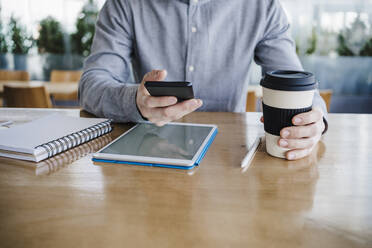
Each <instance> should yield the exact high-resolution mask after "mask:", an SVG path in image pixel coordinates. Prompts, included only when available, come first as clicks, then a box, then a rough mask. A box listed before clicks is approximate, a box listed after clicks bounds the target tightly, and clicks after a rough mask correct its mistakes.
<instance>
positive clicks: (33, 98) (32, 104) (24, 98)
mask: <svg viewBox="0 0 372 248" xmlns="http://www.w3.org/2000/svg"><path fill="white" fill-rule="evenodd" d="M4 102H5V106H6V107H15V108H51V107H52V103H51V100H50V97H49V94H48V92H47V90H46V88H45V86H44V85H40V86H31V85H25V86H19V85H17V86H15V85H10V84H9V85H7V84H6V85H4Z"/></svg>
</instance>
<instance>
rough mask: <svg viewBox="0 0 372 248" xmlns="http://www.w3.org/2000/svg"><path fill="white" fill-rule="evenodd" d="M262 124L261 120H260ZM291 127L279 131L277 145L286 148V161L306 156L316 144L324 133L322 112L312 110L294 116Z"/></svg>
mask: <svg viewBox="0 0 372 248" xmlns="http://www.w3.org/2000/svg"><path fill="white" fill-rule="evenodd" d="M261 121H262V122H263V118H261ZM292 123H293V125H295V126H293V127H286V128H283V129H282V130H281V131H280V139H279V141H278V145H279V146H280V147H283V148H288V149H290V151H288V152H287V153H286V158H287V159H288V160H296V159H300V158H303V157H306V156H308V155H309V154H310V153H311V152H312V151H313V149H314V147H315V146H316V145H317V144H318V141H319V140H320V138H321V136H322V132H323V131H324V128H325V124H324V122H323V112H322V111H321V110H319V109H316V108H314V109H313V110H312V111H310V112H307V113H302V114H299V115H296V116H295V117H293V119H292Z"/></svg>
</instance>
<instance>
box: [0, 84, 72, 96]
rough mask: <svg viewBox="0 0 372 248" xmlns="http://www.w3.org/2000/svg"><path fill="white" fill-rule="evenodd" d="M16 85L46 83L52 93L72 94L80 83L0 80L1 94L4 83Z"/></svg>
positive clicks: (0, 94)
mask: <svg viewBox="0 0 372 248" xmlns="http://www.w3.org/2000/svg"><path fill="white" fill-rule="evenodd" d="M5 84H7V85H8V84H9V85H14V86H23V85H29V86H40V85H45V87H46V89H47V90H48V92H49V93H50V94H51V95H54V94H65V95H71V94H76V93H77V91H78V86H79V84H78V83H76V82H59V83H50V82H44V81H29V82H20V81H0V96H2V94H3V92H4V85H5Z"/></svg>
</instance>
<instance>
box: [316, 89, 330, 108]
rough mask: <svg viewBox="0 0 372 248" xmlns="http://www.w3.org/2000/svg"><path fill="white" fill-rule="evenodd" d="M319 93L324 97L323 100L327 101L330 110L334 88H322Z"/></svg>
mask: <svg viewBox="0 0 372 248" xmlns="http://www.w3.org/2000/svg"><path fill="white" fill-rule="evenodd" d="M319 94H320V96H321V97H322V98H323V100H324V101H325V103H326V106H327V111H328V112H329V110H330V106H331V99H332V95H333V91H332V90H320V91H319Z"/></svg>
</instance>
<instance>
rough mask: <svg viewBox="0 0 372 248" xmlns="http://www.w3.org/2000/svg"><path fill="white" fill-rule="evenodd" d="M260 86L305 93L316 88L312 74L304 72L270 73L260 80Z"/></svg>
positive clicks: (281, 71) (279, 71) (278, 71)
mask: <svg viewBox="0 0 372 248" xmlns="http://www.w3.org/2000/svg"><path fill="white" fill-rule="evenodd" d="M261 86H263V87H265V88H268V89H272V90H285V91H307V90H313V89H315V88H316V87H317V81H316V80H315V76H314V74H312V73H311V72H305V71H283V70H277V71H270V72H266V75H265V77H264V78H263V79H262V80H261Z"/></svg>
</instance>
